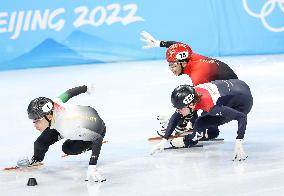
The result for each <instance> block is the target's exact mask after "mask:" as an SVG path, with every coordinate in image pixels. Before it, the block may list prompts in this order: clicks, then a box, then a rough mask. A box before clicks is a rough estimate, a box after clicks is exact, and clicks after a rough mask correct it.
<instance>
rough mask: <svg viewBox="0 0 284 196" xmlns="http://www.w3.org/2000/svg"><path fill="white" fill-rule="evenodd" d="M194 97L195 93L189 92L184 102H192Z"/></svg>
mask: <svg viewBox="0 0 284 196" xmlns="http://www.w3.org/2000/svg"><path fill="white" fill-rule="evenodd" d="M193 99H194V95H193V94H189V95H187V96H186V97H185V98H184V99H183V101H182V102H183V103H184V104H190V103H191V102H192V101H193Z"/></svg>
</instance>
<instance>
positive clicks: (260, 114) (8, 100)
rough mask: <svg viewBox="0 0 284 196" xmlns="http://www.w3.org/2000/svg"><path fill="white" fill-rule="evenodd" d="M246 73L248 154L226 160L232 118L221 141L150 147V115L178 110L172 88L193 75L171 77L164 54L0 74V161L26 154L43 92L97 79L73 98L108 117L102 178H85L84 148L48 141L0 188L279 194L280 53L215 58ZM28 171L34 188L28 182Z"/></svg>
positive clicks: (283, 69) (283, 79) (1, 177)
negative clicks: (31, 110)
mask: <svg viewBox="0 0 284 196" xmlns="http://www.w3.org/2000/svg"><path fill="white" fill-rule="evenodd" d="M218 59H220V60H222V61H224V62H226V63H228V64H229V65H230V66H231V67H232V68H233V69H234V71H235V72H236V73H237V74H238V76H239V78H240V79H242V80H244V81H246V82H247V83H248V84H249V85H250V87H251V90H252V93H253V96H254V106H253V108H252V111H251V113H250V114H249V117H248V126H247V132H246V135H245V143H244V150H245V152H246V153H247V154H248V156H249V157H248V159H247V160H246V161H244V162H242V163H241V162H233V161H231V159H232V157H233V151H234V142H235V137H236V131H237V123H236V122H231V123H229V124H226V125H224V126H222V127H221V133H220V136H219V137H221V138H224V139H225V140H224V143H222V144H220V143H219V144H213V143H210V144H208V145H205V146H204V147H203V148H192V149H180V150H169V151H165V152H163V153H159V154H155V155H153V156H151V155H149V151H150V149H151V147H152V146H153V145H150V144H149V143H148V141H147V138H148V137H150V136H153V135H154V132H155V130H156V129H157V128H158V127H159V124H158V122H157V120H156V116H157V115H159V114H166V115H170V114H171V113H172V112H173V111H174V109H173V108H172V106H171V103H170V93H171V92H172V90H173V89H174V88H175V87H176V86H177V85H179V84H184V83H190V80H189V78H187V77H186V76H185V77H183V76H182V77H175V76H173V75H172V73H171V72H170V71H169V70H168V66H167V63H166V61H143V62H126V63H114V64H95V65H82V66H69V67H54V68H43V69H28V70H16V71H4V72H0V87H1V102H0V108H1V112H0V115H1V116H0V117H1V131H0V137H1V142H0V145H1V148H0V167H1V168H4V167H8V166H12V165H14V164H15V163H16V161H17V160H18V159H19V158H21V157H23V156H31V155H32V153H33V142H34V141H35V139H36V138H37V137H38V136H39V133H38V132H37V131H36V130H35V129H34V128H33V125H32V122H31V121H30V120H29V119H28V118H27V114H26V108H27V106H28V104H29V102H30V100H31V99H33V98H35V97H39V96H46V97H51V98H55V97H56V96H58V95H59V94H61V93H62V92H64V91H65V90H67V89H69V88H72V87H75V86H79V85H82V84H88V83H94V84H95V86H96V91H95V93H94V94H92V95H87V94H82V95H79V96H77V97H75V98H73V99H72V100H70V103H73V104H81V105H90V106H93V107H94V108H96V109H97V110H98V112H99V114H100V115H101V117H102V118H103V119H104V121H105V122H106V125H107V134H106V137H105V139H106V140H108V141H109V142H108V143H107V144H103V147H102V151H101V156H100V159H99V163H98V168H99V170H100V172H101V174H103V175H104V176H105V177H106V178H107V181H106V182H104V183H93V182H88V183H86V182H84V179H85V175H86V171H87V166H88V160H89V156H90V154H89V152H88V153H85V154H81V155H78V156H69V157H66V158H62V157H61V155H62V154H63V152H62V151H61V145H62V142H63V141H60V142H57V143H56V144H54V145H53V146H51V147H50V149H49V151H48V152H47V154H46V158H45V160H44V164H45V165H44V166H43V167H42V168H40V169H37V170H34V171H30V172H25V171H19V172H4V171H1V173H0V195H1V196H14V195H17V196H22V195H23V196H34V195H40V196H45V195H48V196H50V195H60V196H65V195H66V196H73V195H74V196H75V195H76V196H81V195H90V196H91V195H92V196H96V195H98V196H105V195H108V196H133V195H135V196H140V195H141V196H159V195H161V196H173V195H176V196H183V195H187V196H188V195H198V196H200V195H202V196H204V195H210V196H213V195H216V196H220V195H224V196H225V195H226V196H228V195H246V196H254V195H257V196H261V195H269V196H271V195H277V196H280V195H284V182H283V179H284V130H283V127H284V116H283V109H284V106H283V97H284V87H283V86H284V74H283V73H284V55H268V56H243V57H222V58H218ZM29 177H34V178H36V179H37V182H38V186H35V187H28V186H27V185H26V184H27V181H28V178H29Z"/></svg>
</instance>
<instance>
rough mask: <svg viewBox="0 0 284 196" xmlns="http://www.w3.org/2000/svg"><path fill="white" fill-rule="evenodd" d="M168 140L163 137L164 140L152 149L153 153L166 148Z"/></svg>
mask: <svg viewBox="0 0 284 196" xmlns="http://www.w3.org/2000/svg"><path fill="white" fill-rule="evenodd" d="M167 142H168V140H166V139H165V138H163V139H162V141H161V142H160V143H158V144H157V145H155V146H154V147H153V148H152V150H151V153H150V154H151V155H153V154H155V153H156V152H159V151H160V152H162V151H163V150H164V149H165V145H166V143H167Z"/></svg>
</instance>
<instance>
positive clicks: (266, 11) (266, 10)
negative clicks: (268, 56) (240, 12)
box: [243, 0, 284, 32]
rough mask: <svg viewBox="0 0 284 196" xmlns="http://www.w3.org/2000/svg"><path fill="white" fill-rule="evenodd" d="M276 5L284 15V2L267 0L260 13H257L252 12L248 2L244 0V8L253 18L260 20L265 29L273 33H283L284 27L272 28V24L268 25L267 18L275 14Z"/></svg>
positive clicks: (281, 0)
mask: <svg viewBox="0 0 284 196" xmlns="http://www.w3.org/2000/svg"><path fill="white" fill-rule="evenodd" d="M276 5H278V6H279V8H280V10H281V11H282V12H283V13H284V0H267V1H266V2H265V4H264V5H263V6H262V8H261V10H260V13H255V12H253V11H251V9H250V8H249V6H248V3H247V0H243V6H244V8H245V10H246V12H247V13H248V14H249V15H251V16H253V17H256V18H260V20H261V22H262V24H263V25H264V27H265V28H267V29H268V30H269V31H272V32H283V31H284V26H283V27H279V28H276V27H272V26H271V25H270V24H268V22H267V20H266V17H267V16H268V15H270V14H271V13H272V12H273V10H274V9H275V7H276ZM283 21H284V20H283Z"/></svg>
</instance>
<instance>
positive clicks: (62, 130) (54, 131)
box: [20, 85, 106, 181]
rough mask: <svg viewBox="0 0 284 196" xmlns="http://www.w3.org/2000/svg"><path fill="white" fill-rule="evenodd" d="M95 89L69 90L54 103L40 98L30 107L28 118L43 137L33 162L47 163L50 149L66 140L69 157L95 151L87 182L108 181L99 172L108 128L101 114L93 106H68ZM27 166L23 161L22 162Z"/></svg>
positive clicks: (64, 150) (40, 137) (36, 146)
mask: <svg viewBox="0 0 284 196" xmlns="http://www.w3.org/2000/svg"><path fill="white" fill-rule="evenodd" d="M92 90H93V86H88V87H87V86H85V85H84V86H79V87H75V88H72V89H69V90H67V91H66V92H65V93H63V94H61V95H60V96H59V97H58V98H56V99H54V100H51V99H49V98H46V97H39V98H36V99H34V100H32V101H31V102H30V104H29V106H28V109H27V112H28V117H29V118H30V119H31V120H33V124H34V127H35V128H36V129H37V130H38V131H40V132H41V135H40V136H39V137H38V138H37V140H36V141H35V142H34V155H33V157H32V160H31V161H29V163H30V165H36V164H37V163H39V162H41V161H43V159H44V157H45V154H46V152H47V151H48V149H49V147H50V146H51V145H52V144H54V143H55V142H57V141H59V140H60V139H62V138H65V139H67V140H66V141H65V142H64V143H63V145H62V151H63V152H64V153H65V154H67V155H77V154H80V153H82V152H85V151H87V150H91V151H92V153H91V157H90V161H89V167H88V171H87V177H86V181H88V180H89V179H90V178H91V177H92V178H93V179H94V180H95V181H105V178H104V177H102V176H101V175H100V174H99V173H98V171H97V169H96V165H97V161H98V158H99V154H100V151H101V146H102V142H103V138H104V136H105V133H106V127H105V123H104V122H103V120H102V119H101V118H100V116H99V115H98V113H97V111H96V110H95V109H94V108H92V107H90V106H79V105H69V104H66V102H67V101H68V100H69V99H71V98H72V97H74V96H77V95H79V94H81V93H91V92H92ZM20 162H23V161H20Z"/></svg>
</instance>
